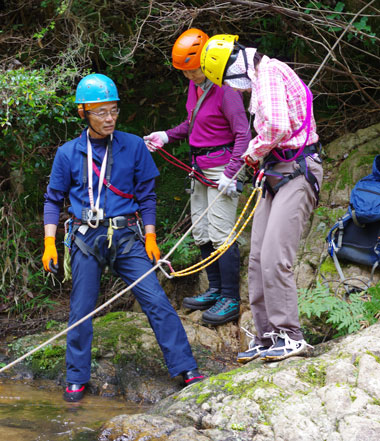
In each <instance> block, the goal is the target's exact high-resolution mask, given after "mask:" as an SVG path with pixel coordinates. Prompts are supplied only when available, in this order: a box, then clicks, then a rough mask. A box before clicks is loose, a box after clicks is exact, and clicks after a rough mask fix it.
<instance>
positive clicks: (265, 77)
mask: <svg viewBox="0 0 380 441" xmlns="http://www.w3.org/2000/svg"><path fill="white" fill-rule="evenodd" d="M250 77H251V78H252V77H253V76H252V73H251V75H250ZM255 77H256V78H257V80H256V93H257V110H256V113H255V120H254V128H255V130H256V133H257V135H256V137H255V138H253V139H252V140H251V142H250V143H249V147H248V149H247V151H246V152H245V154H244V156H247V155H250V156H251V157H252V159H253V160H254V161H256V160H259V159H261V158H263V157H265V156H266V155H267V154H268V153H269V152H270V151H271V150H272V149H273V148H276V147H277V148H281V149H289V148H290V149H298V148H300V147H302V145H303V144H304V142H305V139H306V135H307V128H306V127H305V128H304V129H303V130H302V131H301V132H300V133H299V134H298V135H296V136H294V137H293V138H291V137H292V134H293V132H295V131H296V130H297V129H298V128H300V127H301V126H302V124H303V122H304V120H305V118H306V103H307V99H306V91H305V88H304V86H303V84H302V83H301V81H300V79H299V77H298V76H297V74H296V73H295V72H294V71H293V70H292V69H291V68H290V67H289V66H288V65H287V64H285V63H283V62H281V61H279V60H276V59H274V58H272V59H267V60H264V59H263V60H262V61H261V62H260V64H259V66H258V72H257V73H256V75H255ZM253 91H254V88H252V93H254V92H253ZM318 139H319V137H318V135H317V133H316V124H315V120H314V115H313V111H312V112H311V126H310V134H309V138H308V140H307V145H310V144H313V143H315V142H317V141H318Z"/></svg>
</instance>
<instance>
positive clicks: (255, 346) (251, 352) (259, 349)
mask: <svg viewBox="0 0 380 441" xmlns="http://www.w3.org/2000/svg"><path fill="white" fill-rule="evenodd" d="M241 329H243V331H244V332H245V333H246V334H247V336H248V337H250V338H251V341H250V342H249V345H248V349H247V350H246V351H244V352H239V353H238V355H237V359H236V361H237V362H238V363H248V362H249V361H252V360H255V359H256V358H259V357H260V356H261V354H262V353H263V352H265V351H266V350H268V349H269V346H263V345H260V344H259V343H256V336H255V335H253V334H252V333H251V332H249V331H248V330H247V329H244V328H243V327H242V328H241Z"/></svg>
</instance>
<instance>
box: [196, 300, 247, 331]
mask: <svg viewBox="0 0 380 441" xmlns="http://www.w3.org/2000/svg"><path fill="white" fill-rule="evenodd" d="M239 315H240V302H239V301H238V300H236V299H231V298H229V297H221V298H219V299H218V301H217V302H216V303H215V305H214V306H212V307H211V308H210V309H208V310H207V311H205V312H204V313H203V314H202V320H203V322H204V323H207V324H209V325H215V326H217V325H222V324H223V323H227V322H230V321H232V320H236V319H238V318H239Z"/></svg>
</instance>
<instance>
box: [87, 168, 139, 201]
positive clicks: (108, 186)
mask: <svg viewBox="0 0 380 441" xmlns="http://www.w3.org/2000/svg"><path fill="white" fill-rule="evenodd" d="M92 169H93V170H94V172H95V174H96V176H98V177H99V176H100V172H99V169H98V167H97V166H96V164H95V162H94V161H92ZM103 183H104V185H105V186H106V187H107V188H109V189H110V190H111V191H113V192H114V193H115V194H117V195H118V196H121V197H122V198H125V199H132V198H133V194H129V193H123V192H122V191H121V190H119V189H118V188H116V187H114V186H113V185H112V184H111V183H110V182H109V181H107V179H106V178H104V179H103Z"/></svg>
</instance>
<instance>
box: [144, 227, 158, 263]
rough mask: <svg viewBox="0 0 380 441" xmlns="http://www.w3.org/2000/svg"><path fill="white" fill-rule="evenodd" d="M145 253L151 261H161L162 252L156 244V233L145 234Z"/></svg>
mask: <svg viewBox="0 0 380 441" xmlns="http://www.w3.org/2000/svg"><path fill="white" fill-rule="evenodd" d="M145 251H146V253H147V254H148V257H149V259H150V260H155V261H156V262H158V261H159V259H160V250H159V248H158V246H157V242H156V233H146V234H145Z"/></svg>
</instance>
